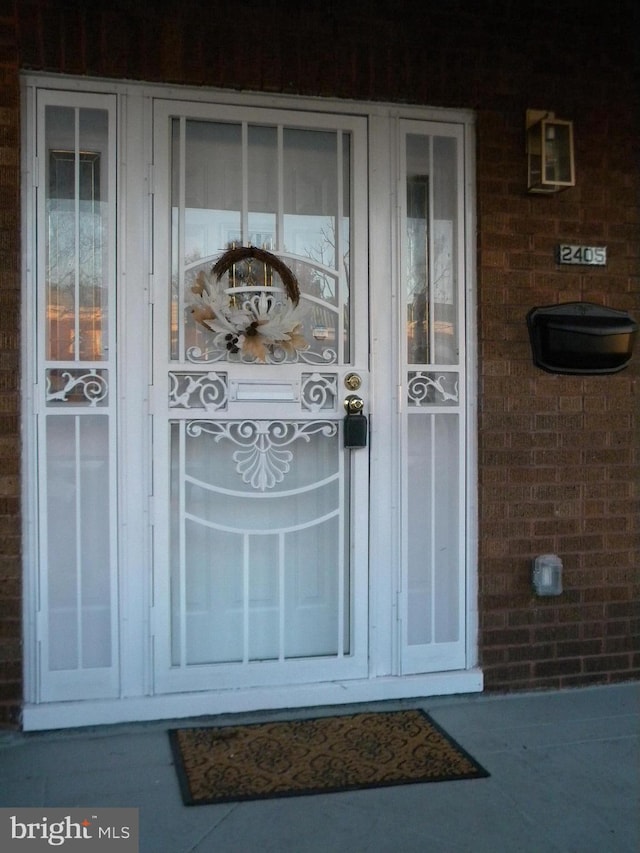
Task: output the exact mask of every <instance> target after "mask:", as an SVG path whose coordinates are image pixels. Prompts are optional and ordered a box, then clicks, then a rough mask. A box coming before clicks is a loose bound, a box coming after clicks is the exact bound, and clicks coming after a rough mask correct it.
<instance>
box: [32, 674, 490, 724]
mask: <svg viewBox="0 0 640 853" xmlns="http://www.w3.org/2000/svg"><path fill="white" fill-rule="evenodd" d="M482 689H483V677H482V670H481V669H468V670H457V671H454V672H436V673H429V674H427V675H411V676H403V677H398V676H395V677H394V676H388V677H381V678H371V679H367V678H363V679H355V680H353V681H330V682H321V683H318V684H304V685H284V686H281V687H275V688H274V687H270V688H268V689H265V688H244V689H237V690H221V691H217V692H216V691H207V692H199V693H176V694H164V695H162V696H140V697H131V698H123V699H101V700H86V701H74V702H48V703H43V704H38V705H34V704H27V705H25V706H24V707H23V712H22V727H23V729H24V731H45V730H50V729H67V728H78V727H81V726H100V725H113V724H117V723H135V722H150V721H152V720H172V719H174V720H175V719H186V718H189V717H202V716H210V715H211V716H213V715H216V714H235V713H246V712H249V711H270V710H276V709H284V708H305V707H313V706H317V707H320V706H323V705H348V704H351V703H357V702H381V701H385V700H393V699H417V698H424V697H430V696H450V695H453V694H456V693H479V692H481V691H482Z"/></svg>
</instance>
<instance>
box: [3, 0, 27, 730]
mask: <svg viewBox="0 0 640 853" xmlns="http://www.w3.org/2000/svg"><path fill="white" fill-rule="evenodd" d="M18 100H19V98H18V60H17V50H16V21H15V16H14V9H13V4H12V3H0V725H6V724H7V723H14V722H15V721H16V720H17V712H18V709H19V704H20V697H21V695H22V689H21V671H22V660H21V646H22V643H21V621H20V614H21V601H20V595H21V582H20V580H21V574H22V569H21V562H20V541H21V537H20V533H21V530H20V423H19V410H20V402H19V396H18V393H19V387H20V346H19V319H20V274H19V246H20V240H19V233H20V213H19V205H18V200H19V181H20V172H19V166H18V164H19V151H18V136H19V132H18V128H19V109H18V106H19V105H18Z"/></svg>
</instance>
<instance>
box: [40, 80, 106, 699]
mask: <svg viewBox="0 0 640 853" xmlns="http://www.w3.org/2000/svg"><path fill="white" fill-rule="evenodd" d="M38 113H39V123H38V127H39V134H38V161H39V163H40V168H41V180H40V181H39V186H38V196H39V197H38V216H39V219H38V237H39V245H38V253H37V258H38V265H37V268H38V276H37V279H38V299H37V305H38V318H37V327H38V333H37V340H38V347H37V351H38V368H37V369H38V372H39V381H38V383H37V393H38V394H39V395H40V399H39V403H38V405H39V406H40V410H41V411H42V412H43V416H42V417H40V418H38V432H39V435H38V446H39V460H38V463H39V464H38V501H39V525H40V566H41V577H40V588H41V590H42V594H43V599H44V602H45V603H44V605H43V610H44V613H45V619H44V620H43V626H42V633H41V636H40V638H39V639H40V643H41V646H42V650H43V651H42V655H41V658H40V659H41V672H40V690H41V695H42V696H43V697H44V698H46V699H51V700H56V699H73V698H90V697H100V696H105V697H106V696H112V695H114V693H117V690H118V646H117V641H118V630H117V621H116V620H117V612H118V610H117V545H116V536H117V527H116V522H117V517H116V507H117V488H116V473H117V466H116V454H115V445H116V426H115V422H116V404H117V399H118V395H117V393H116V390H115V380H116V369H115V339H116V336H115V322H114V320H115V310H114V309H115V210H116V199H115V186H116V177H115V139H116V134H115V97H113V96H98V95H95V96H86V95H81V94H78V95H74V94H70V93H61V92H55V91H43V92H40V93H39V95H38Z"/></svg>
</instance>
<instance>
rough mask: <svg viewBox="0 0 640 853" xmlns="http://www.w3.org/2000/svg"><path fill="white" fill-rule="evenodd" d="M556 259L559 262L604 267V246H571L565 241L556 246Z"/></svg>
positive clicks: (605, 256)
mask: <svg viewBox="0 0 640 853" xmlns="http://www.w3.org/2000/svg"><path fill="white" fill-rule="evenodd" d="M556 260H557V263H559V264H574V265H575V264H578V265H580V266H589V267H606V265H607V247H606V246H571V245H567V244H565V243H562V244H560V245H559V246H557V247H556Z"/></svg>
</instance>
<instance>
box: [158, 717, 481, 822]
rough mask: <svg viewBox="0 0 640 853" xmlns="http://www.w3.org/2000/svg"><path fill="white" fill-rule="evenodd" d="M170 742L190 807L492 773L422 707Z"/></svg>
mask: <svg viewBox="0 0 640 853" xmlns="http://www.w3.org/2000/svg"><path fill="white" fill-rule="evenodd" d="M169 737H170V739H171V746H172V749H173V755H174V759H175V765H176V770H177V773H178V778H179V781H180V788H181V791H182V799H183V801H184V803H185V805H188V806H196V805H208V804H212V803H227V802H235V801H238V800H258V799H267V798H269V797H290V796H298V795H302V794H327V793H331V792H336V791H353V790H357V789H359V788H378V787H385V786H388V785H407V784H411V783H416V782H446V781H452V780H455V779H479V778H482V777H486V776H488V775H489V774H488V773H487V771H486V770H485V769H484V768H483V767H481V766H480V765H479V764H478V763H477V762H476V761H475V760H474V759H473V758H472V757H471V756H470V755H469V754H468V753H467V752H465V750H464V749H462V748H461V747H460V746H459V745H458V744H457V743H456V742H455V741H453V740H452V739H451V738H450V737H449V735H447V734H446V733H445V732H444V731H443V730H442V729H441V728H440V727H439V726H438V725H437V724H436V723H434V722H433V720H432V719H431V718H430V717H429V716H428V715H427V714H425V713H424V712H423V711H420V710H408V711H390V712H381V713H360V714H349V715H345V716H336V717H321V718H315V719H312V720H292V721H289V722H277V723H273V722H271V723H252V724H250V725H242V726H219V727H213V728H189V729H186V728H185V729H172V730H171V731H170V732H169Z"/></svg>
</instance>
